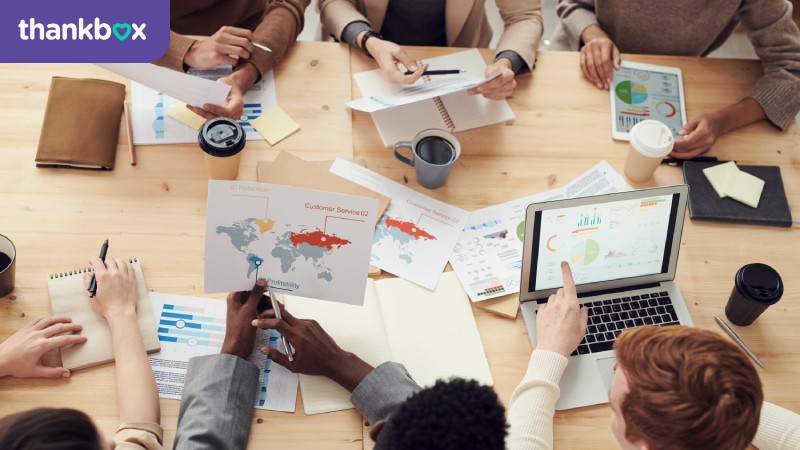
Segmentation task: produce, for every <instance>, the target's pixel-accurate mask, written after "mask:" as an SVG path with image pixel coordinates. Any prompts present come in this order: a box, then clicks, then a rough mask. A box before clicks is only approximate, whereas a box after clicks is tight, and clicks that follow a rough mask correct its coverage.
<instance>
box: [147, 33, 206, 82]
mask: <svg viewBox="0 0 800 450" xmlns="http://www.w3.org/2000/svg"><path fill="white" fill-rule="evenodd" d="M195 42H197V41H196V40H195V39H192V38H190V37H187V36H184V35H182V34H178V33H176V32H174V31H172V30H170V32H169V46H168V47H167V51H166V53H164V55H163V56H161V57H160V58H158V59H157V60H155V61H153V64H155V65H157V66H161V67H166V68H168V69H172V70H177V71H179V72H186V70H187V69H188V66H187V65H186V63H185V62H184V60H185V59H186V53H188V52H189V49H190V48H191V47H192V46H193V45H194V43H195Z"/></svg>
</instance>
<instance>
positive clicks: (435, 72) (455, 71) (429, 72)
mask: <svg viewBox="0 0 800 450" xmlns="http://www.w3.org/2000/svg"><path fill="white" fill-rule="evenodd" d="M463 72H466V71H465V70H459V69H453V70H426V71H424V72H422V75H455V74H458V73H463ZM412 74H414V72H412V71H410V70H406V73H405V74H404V75H412Z"/></svg>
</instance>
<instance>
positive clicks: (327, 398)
mask: <svg viewBox="0 0 800 450" xmlns="http://www.w3.org/2000/svg"><path fill="white" fill-rule="evenodd" d="M284 300H285V304H286V309H287V310H288V311H289V312H291V313H292V315H293V316H295V317H298V318H302V319H314V320H316V321H317V322H319V324H320V325H321V326H322V328H324V329H325V331H326V332H328V334H330V335H331V337H333V339H334V340H335V341H336V343H337V344H339V346H340V347H342V348H343V349H345V350H346V351H349V352H353V353H355V354H356V355H358V356H359V357H360V358H361V359H363V360H364V361H366V362H367V363H369V364H371V365H372V366H375V367H377V366H378V365H380V364H381V363H384V362H386V361H388V360H389V355H390V352H389V344H388V341H387V340H386V334H385V333H384V329H383V319H382V318H381V312H380V307H379V306H378V302H377V299H376V293H375V284H374V281H373V280H372V279H371V278H370V279H368V280H367V289H366V294H365V298H364V305H363V306H355V305H347V304H344V303H336V302H328V301H324V300H315V299H310V298H305V297H293V296H290V295H285V296H284ZM300 392H302V395H303V409H304V410H305V413H306V414H318V413H323V412H328V411H339V410H342V409H350V408H352V407H353V405H352V404H351V403H350V393H349V392H347V390H346V389H344V388H343V387H341V386H339V385H338V384H336V383H335V382H333V381H331V380H330V379H328V378H325V377H322V376H311V375H300Z"/></svg>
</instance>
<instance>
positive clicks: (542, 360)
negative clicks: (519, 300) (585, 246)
mask: <svg viewBox="0 0 800 450" xmlns="http://www.w3.org/2000/svg"><path fill="white" fill-rule="evenodd" d="M561 273H562V276H563V278H564V287H563V288H561V289H559V290H558V291H557V292H556V293H555V294H553V295H551V296H550V298H549V299H548V301H547V303H546V304H544V305H542V306H541V307H540V308H539V312H538V314H537V315H536V349H535V350H534V351H533V353H532V354H531V359H530V362H529V363H528V371H527V372H526V373H525V377H524V378H523V379H522V381H521V382H520V384H519V385H518V386H517V387H516V389H514V393H513V394H511V401H510V404H509V407H508V423H509V425H510V429H509V435H508V439H507V441H506V442H507V448H508V449H510V450H513V449H552V448H553V414H554V413H555V407H556V401H557V400H558V396H559V394H560V392H561V391H560V390H559V388H558V382H559V380H560V379H561V375H562V374H563V373H564V370H565V369H566V368H567V358H568V357H569V355H570V354H571V353H572V351H573V350H575V348H576V347H577V346H578V344H579V343H580V342H581V339H583V336H584V335H585V334H586V322H587V319H588V311H587V310H586V309H585V308H581V306H580V305H579V303H578V295H577V292H576V290H575V283H574V281H573V279H572V272H571V270H570V268H569V265H568V264H567V263H566V262H562V263H561Z"/></svg>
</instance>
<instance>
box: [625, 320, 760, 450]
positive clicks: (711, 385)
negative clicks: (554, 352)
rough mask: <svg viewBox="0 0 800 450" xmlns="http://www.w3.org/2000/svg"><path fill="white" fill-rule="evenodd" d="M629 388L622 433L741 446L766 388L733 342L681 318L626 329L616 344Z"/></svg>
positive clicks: (687, 444) (666, 442)
mask: <svg viewBox="0 0 800 450" xmlns="http://www.w3.org/2000/svg"><path fill="white" fill-rule="evenodd" d="M614 350H615V352H616V356H617V363H618V368H621V369H622V370H624V371H625V377H626V378H627V380H628V386H629V388H630V391H629V392H628V394H627V395H626V396H625V398H624V399H623V401H622V407H621V410H622V416H623V418H624V419H625V424H626V432H625V437H626V438H627V439H628V440H629V441H631V442H636V441H639V440H642V441H645V442H647V443H648V444H649V445H650V448H651V449H652V450H661V449H671V450H676V449H678V450H679V449H696V448H709V449H711V448H714V449H731V450H737V449H738V450H740V449H744V448H746V447H747V446H748V445H749V444H750V442H751V441H752V440H753V437H754V436H755V434H756V429H757V428H758V421H759V417H760V414H761V403H762V402H763V400H764V396H763V393H762V390H761V381H760V380H759V377H758V373H757V372H756V370H755V367H753V364H752V363H751V362H750V360H749V359H748V358H747V356H746V355H745V354H744V353H743V352H742V351H741V350H740V349H739V348H738V347H736V346H735V345H734V344H733V343H731V342H730V341H727V340H725V339H724V338H722V337H721V336H719V335H717V334H714V333H712V332H710V331H705V330H699V329H696V328H688V327H683V326H668V327H640V328H634V329H631V330H626V331H625V332H624V333H622V334H621V335H620V337H619V339H617V341H616V344H615V345H614Z"/></svg>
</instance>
